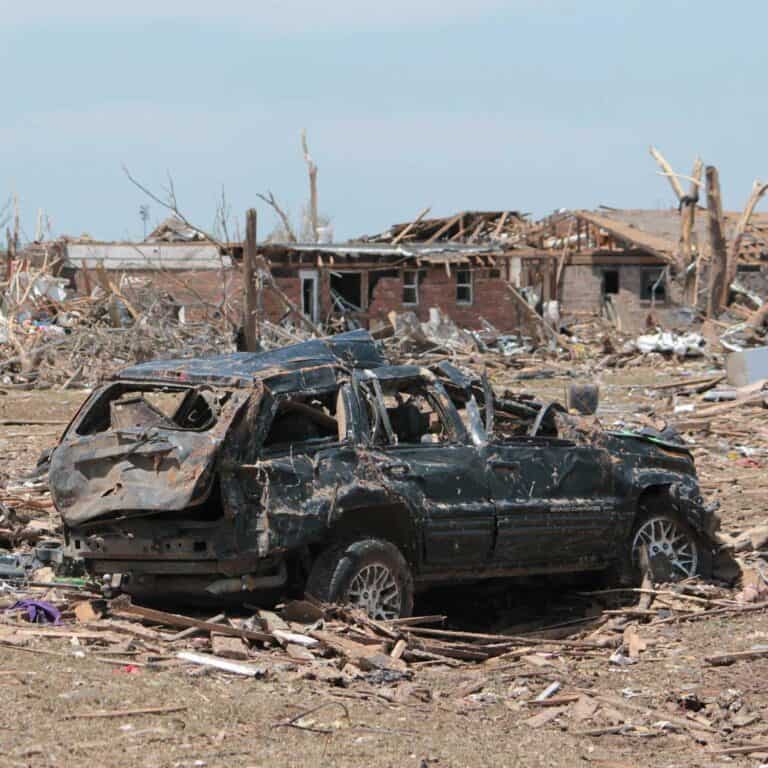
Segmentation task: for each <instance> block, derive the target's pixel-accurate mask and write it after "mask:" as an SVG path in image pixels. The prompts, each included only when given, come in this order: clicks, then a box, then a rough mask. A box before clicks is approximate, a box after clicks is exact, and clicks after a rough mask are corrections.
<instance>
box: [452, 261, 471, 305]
mask: <svg viewBox="0 0 768 768" xmlns="http://www.w3.org/2000/svg"><path fill="white" fill-rule="evenodd" d="M456 303H457V304H471V303H472V271H471V270H469V269H457V270H456Z"/></svg>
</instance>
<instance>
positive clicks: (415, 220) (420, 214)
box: [391, 207, 432, 245]
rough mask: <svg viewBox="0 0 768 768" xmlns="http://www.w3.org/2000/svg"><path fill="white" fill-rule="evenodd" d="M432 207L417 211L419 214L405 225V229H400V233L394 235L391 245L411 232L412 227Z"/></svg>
mask: <svg viewBox="0 0 768 768" xmlns="http://www.w3.org/2000/svg"><path fill="white" fill-rule="evenodd" d="M431 210H432V209H431V208H429V207H427V208H425V209H424V210H423V211H421V212H420V213H419V215H418V216H417V217H416V218H415V219H414V220H413V221H412V222H411V223H410V224H409V225H408V226H407V227H405V229H402V230H401V231H400V234H398V235H397V236H396V237H394V238H393V240H392V243H391V244H392V245H397V244H398V243H399V242H401V241H402V240H404V239H405V238H406V237H408V235H409V234H410V233H411V231H412V230H413V228H414V227H415V226H416V225H417V224H418V223H419V222H420V221H421V220H422V219H423V218H424V217H425V216H426V215H427V214H428V213H429V212H430V211H431Z"/></svg>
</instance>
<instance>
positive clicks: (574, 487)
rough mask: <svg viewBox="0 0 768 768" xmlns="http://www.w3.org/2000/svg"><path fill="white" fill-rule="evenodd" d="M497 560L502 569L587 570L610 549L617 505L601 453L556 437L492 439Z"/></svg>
mask: <svg viewBox="0 0 768 768" xmlns="http://www.w3.org/2000/svg"><path fill="white" fill-rule="evenodd" d="M487 451H488V454H487V465H486V466H487V475H488V482H489V485H490V488H491V494H492V497H493V500H494V504H495V507H496V516H497V526H498V532H497V540H496V547H495V551H494V560H495V561H496V562H497V563H498V564H500V565H503V566H505V567H531V566H540V567H542V568H546V569H548V570H549V569H554V570H557V569H559V568H568V569H570V568H572V567H574V566H578V565H583V566H584V567H590V566H591V565H597V564H599V563H601V562H602V561H603V560H604V559H605V558H606V556H607V555H608V553H609V551H610V550H611V549H612V548H613V547H614V546H615V538H616V529H617V526H616V523H617V505H616V499H615V497H614V491H613V481H612V477H613V473H612V470H611V465H610V462H609V461H608V458H609V457H608V456H607V454H606V453H605V451H603V450H601V449H600V448H598V447H595V446H590V445H579V444H576V443H575V442H572V441H569V440H562V439H559V438H556V437H521V438H512V439H508V440H505V441H494V442H491V443H489V445H488V448H487Z"/></svg>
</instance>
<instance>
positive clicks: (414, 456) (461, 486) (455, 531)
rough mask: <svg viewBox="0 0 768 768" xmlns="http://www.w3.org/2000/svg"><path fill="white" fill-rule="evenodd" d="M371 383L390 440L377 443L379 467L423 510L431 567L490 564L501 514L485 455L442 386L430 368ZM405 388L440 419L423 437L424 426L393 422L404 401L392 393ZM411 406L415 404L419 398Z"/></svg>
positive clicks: (425, 545) (379, 377) (425, 564)
mask: <svg viewBox="0 0 768 768" xmlns="http://www.w3.org/2000/svg"><path fill="white" fill-rule="evenodd" d="M398 376H400V378H398ZM363 386H367V387H368V393H369V399H370V400H371V401H372V402H373V403H374V407H375V408H377V409H378V411H379V413H378V416H377V418H378V419H379V420H380V422H382V423H384V424H385V428H384V429H383V430H382V432H383V433H384V436H383V440H381V441H379V442H378V443H377V444H375V446H374V450H375V466H376V467H377V468H378V469H379V470H380V472H381V474H382V478H383V480H384V482H385V483H386V485H387V486H388V487H389V488H390V490H391V491H392V493H393V495H395V496H400V497H401V498H404V499H406V500H407V502H408V503H409V504H410V506H411V507H412V508H413V509H414V510H415V511H416V515H417V518H418V521H419V523H420V529H421V531H422V539H423V569H424V571H425V572H430V571H431V572H433V574H437V572H438V571H440V572H445V571H446V569H448V568H450V569H456V570H461V569H470V568H471V569H478V568H483V567H486V566H487V565H488V564H489V560H490V557H491V553H492V549H493V538H494V528H495V521H494V507H493V503H492V502H491V500H490V497H489V492H488V485H487V479H486V476H485V471H484V460H485V457H484V456H483V455H482V454H481V452H480V451H479V450H478V448H476V447H475V446H474V445H472V444H470V442H469V440H468V438H467V434H466V430H465V429H464V426H463V424H462V423H461V420H460V418H459V416H458V414H457V413H456V410H455V408H454V406H453V404H452V403H451V401H450V399H449V398H448V395H447V394H446V392H445V390H444V389H443V388H442V385H441V384H440V383H439V382H437V381H435V380H434V377H431V376H428V375H423V374H422V375H419V376H413V377H408V376H402V375H401V374H400V373H398V372H397V371H392V370H388V371H387V372H385V373H383V374H377V377H376V378H375V379H374V380H373V381H371V380H369V381H368V382H364V383H363ZM376 390H378V392H377V391H376ZM404 393H407V395H408V397H411V398H414V399H415V398H418V399H419V402H420V403H421V407H422V408H423V410H422V411H421V418H422V419H424V418H425V417H427V416H428V417H429V418H430V419H433V420H434V422H433V423H432V424H431V426H430V430H431V431H429V432H428V433H426V434H424V435H422V436H421V437H419V435H418V430H414V431H413V432H412V433H411V434H407V432H408V430H407V429H401V430H400V434H398V425H397V424H395V425H394V426H393V425H392V423H391V422H390V419H391V420H392V421H395V415H396V413H397V411H398V409H400V408H403V403H400V405H399V406H396V407H393V408H387V407H386V403H385V401H384V399H385V397H390V398H391V397H398V396H402V395H403V394H404ZM401 399H402V398H401ZM405 406H407V407H411V406H413V400H411V401H409V402H408V403H406V404H405ZM414 420H415V421H418V420H419V419H418V417H415V419H414ZM438 422H439V423H438ZM375 442H376V441H375Z"/></svg>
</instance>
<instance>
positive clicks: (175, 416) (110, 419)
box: [76, 384, 230, 436]
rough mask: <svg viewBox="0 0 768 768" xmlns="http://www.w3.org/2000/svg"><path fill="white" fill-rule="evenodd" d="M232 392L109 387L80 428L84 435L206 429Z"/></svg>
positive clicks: (88, 412)
mask: <svg viewBox="0 0 768 768" xmlns="http://www.w3.org/2000/svg"><path fill="white" fill-rule="evenodd" d="M229 397H230V393H229V392H220V393H216V392H214V391H213V390H211V389H204V388H184V389H175V388H169V387H164V386H158V387H151V386H130V385H124V384H117V385H115V386H113V387H108V388H107V389H106V390H105V391H104V392H102V393H101V395H100V396H99V397H98V398H97V399H96V401H95V402H93V403H92V404H91V406H90V408H89V409H88V411H87V412H86V413H85V416H84V418H83V419H82V421H81V422H80V424H79V425H78V426H77V428H76V432H77V434H78V435H80V436H86V435H93V434H97V433H98V432H106V431H108V430H110V429H112V430H120V429H149V428H151V427H159V428H162V429H174V430H177V429H178V430H189V431H195V432H202V431H207V430H209V429H211V428H212V427H213V426H214V425H215V424H216V421H217V419H218V415H219V412H220V410H221V408H222V406H223V405H224V404H225V403H226V402H227V400H228V399H229Z"/></svg>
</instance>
